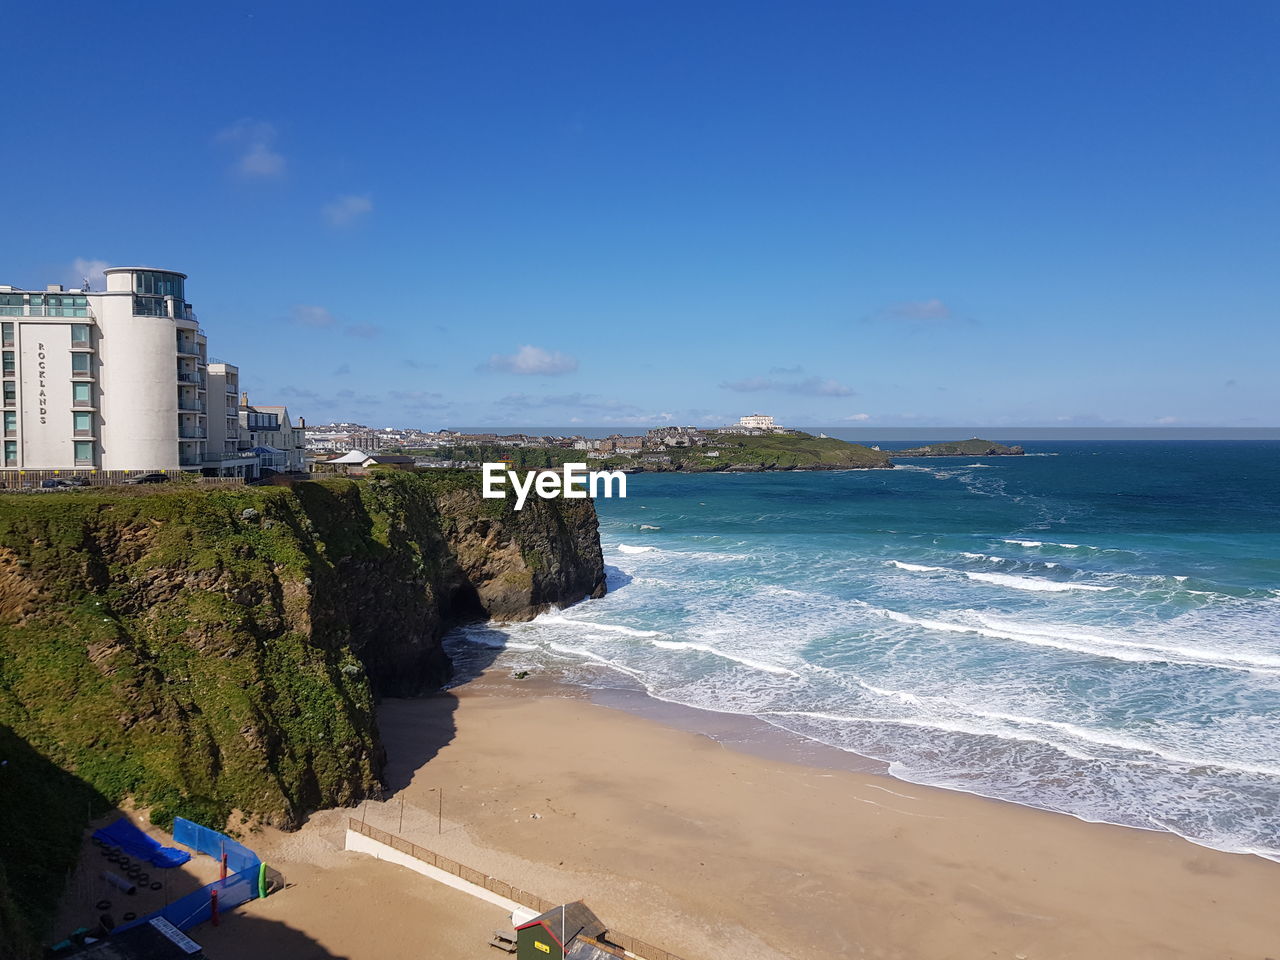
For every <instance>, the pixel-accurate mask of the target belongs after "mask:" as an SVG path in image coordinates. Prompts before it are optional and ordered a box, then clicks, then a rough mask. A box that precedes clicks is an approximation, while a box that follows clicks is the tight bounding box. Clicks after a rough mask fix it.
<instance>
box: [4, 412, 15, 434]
mask: <svg viewBox="0 0 1280 960" xmlns="http://www.w3.org/2000/svg"><path fill="white" fill-rule="evenodd" d="M17 432H18V415H17V413H15V412H14V411H12V410H6V411H5V412H4V435H5V436H6V437H12V436H14V435H16V434H17Z"/></svg>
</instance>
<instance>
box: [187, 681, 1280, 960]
mask: <svg viewBox="0 0 1280 960" xmlns="http://www.w3.org/2000/svg"><path fill="white" fill-rule="evenodd" d="M380 722H381V725H382V732H383V736H384V738H385V740H386V743H387V748H388V751H389V757H390V768H389V770H388V780H389V785H390V786H391V787H392V788H394V789H395V790H396V791H397V792H395V793H393V794H390V795H389V798H388V799H387V800H386V801H385V802H382V803H372V802H371V803H367V804H365V805H364V806H363V807H361V808H360V809H357V810H354V811H353V810H332V811H324V812H321V813H318V814H316V815H315V816H313V817H312V818H311V820H310V821H309V822H308V824H307V826H306V827H305V828H304V829H303V830H301V831H300V832H298V833H295V834H283V833H279V832H276V831H271V830H267V831H262V832H259V833H256V834H254V835H252V836H251V837H249V838H248V842H249V843H250V845H252V846H253V847H254V848H255V849H257V850H258V851H259V852H260V853H262V854H263V856H264V857H265V859H267V860H268V862H270V863H271V864H272V865H273V866H275V867H277V868H278V869H280V870H282V871H283V872H284V874H285V876H286V879H287V880H288V881H289V882H290V884H291V886H290V887H289V889H287V890H285V891H283V892H282V893H279V894H277V895H275V896H273V897H271V898H269V899H268V900H266V901H261V902H256V903H251V904H249V905H247V906H246V907H244V908H242V909H240V910H238V911H236V912H235V913H234V914H233V915H231V916H229V917H227V918H225V919H224V920H223V923H222V925H221V926H220V927H219V928H217V929H216V930H214V929H212V928H209V927H204V928H201V929H200V930H199V931H197V933H196V937H197V939H198V940H200V941H201V942H202V943H203V944H204V945H205V946H206V948H207V949H208V950H209V952H210V954H211V955H212V956H214V957H228V956H236V957H243V958H250V960H252V958H258V957H278V956H282V955H288V956H290V957H295V956H296V957H316V958H324V957H349V958H351V960H366V958H368V960H372V958H378V960H401V958H403V960H409V958H420V957H423V956H441V957H470V956H474V957H484V956H488V955H489V954H491V953H494V952H493V951H492V950H491V949H490V948H489V947H487V946H486V941H487V939H488V936H489V934H490V932H491V931H492V930H493V929H495V928H498V927H502V926H505V925H506V917H505V916H504V915H503V913H502V911H501V910H500V909H498V908H496V907H493V906H491V905H489V904H486V903H483V902H482V901H479V900H476V899H473V898H471V897H468V896H466V895H465V894H461V893H458V892H456V891H452V890H449V889H447V888H445V887H443V886H441V885H439V884H436V883H433V882H431V881H428V880H426V879H424V878H421V877H419V876H417V875H415V874H412V873H410V872H409V871H407V870H405V869H403V868H401V867H397V866H394V865H392V864H388V863H382V862H378V861H375V860H372V859H370V858H368V857H367V856H364V855H361V854H355V853H348V852H345V851H343V850H342V849H341V848H342V837H343V829H344V826H345V823H346V818H347V817H349V816H355V817H356V818H362V817H363V818H365V819H366V820H367V822H368V823H369V824H371V825H374V826H377V827H379V828H380V829H384V830H388V831H390V832H392V833H399V834H400V835H402V836H404V837H406V838H408V839H410V840H412V841H413V842H415V843H419V844H421V845H423V846H427V847H430V848H432V849H434V850H436V851H438V852H440V853H443V854H445V855H447V856H450V857H453V858H455V859H457V860H459V861H461V862H463V863H466V864H467V865H469V866H472V867H475V868H477V869H479V870H482V871H485V872H487V873H488V874H490V875H492V876H495V877H498V878H501V879H503V880H506V881H508V882H511V883H514V884H516V885H518V886H522V887H524V888H525V889H528V890H531V891H533V892H535V893H538V894H539V895H541V896H543V897H546V898H548V899H552V900H559V899H566V900H567V899H577V898H583V899H585V900H586V901H587V902H588V903H589V904H590V905H591V906H592V907H593V908H594V909H595V910H596V912H597V913H598V914H599V915H600V916H601V917H602V918H603V919H604V921H605V922H606V924H608V925H610V926H612V927H613V928H615V929H617V930H622V931H625V932H626V933H628V934H631V935H632V936H636V937H640V938H643V939H645V940H648V941H649V942H651V943H654V944H656V945H658V946H661V947H663V948H665V949H668V950H670V951H672V952H673V953H676V954H679V955H680V956H681V957H684V958H685V960H721V958H730V957H733V958H740V957H753V958H760V960H773V958H784V957H785V958H793V960H799V958H819V957H878V958H916V957H920V958H926V957H927V958H973V957H1007V958H1019V957H1021V958H1028V960H1031V958H1048V957H1053V958H1082V960H1083V958H1098V957H1143V958H1188V960H1190V958H1207V957H1213V958H1223V960H1228V958H1239V960H1246V958H1250V960H1262V958H1264V957H1268V956H1274V955H1275V954H1276V948H1277V942H1278V941H1280V928H1278V926H1277V924H1276V922H1275V920H1274V915H1275V914H1274V905H1275V903H1276V902H1277V900H1280V865H1277V864H1274V863H1271V862H1268V861H1264V860H1261V859H1258V858H1255V857H1250V856H1242V855H1234V854H1225V853H1219V852H1216V851H1212V850H1207V849H1204V848H1202V847H1198V846H1195V845H1193V844H1191V843H1188V842H1186V841H1184V840H1181V839H1179V838H1177V837H1174V836H1170V835H1167V834H1159V833H1154V832H1147V831H1138V830H1130V829H1125V828H1120V827H1112V826H1106V825H1099V824H1087V823H1083V822H1080V821H1078V820H1075V819H1072V818H1070V817H1066V816H1062V815H1057V814H1050V813H1045V812H1041V811H1036V810H1032V809H1028V808H1024V807H1018V806H1014V805H1011V804H1006V803H1001V802H997V801H991V800H985V799H982V798H979V797H973V796H969V795H965V794H959V793H953V792H949V791H943V790H937V789H931V788H924V787H919V786H915V785H912V784H906V783H902V782H900V781H897V780H894V779H892V778H889V777H887V776H884V775H882V774H879V773H876V772H870V771H866V770H859V769H856V767H857V765H858V764H857V761H856V760H851V762H850V764H849V766H850V767H851V769H838V768H837V767H838V766H839V763H838V761H839V758H838V757H835V758H831V757H828V758H826V759H830V760H832V761H833V762H831V763H827V764H823V763H820V762H813V763H809V764H807V765H800V764H794V763H789V762H786V761H785V760H782V759H779V758H778V757H777V756H773V755H771V754H772V753H773V752H774V750H773V749H772V748H769V747H766V748H765V749H762V750H759V751H753V752H748V751H743V750H738V749H731V748H729V747H726V746H725V745H723V744H722V743H720V742H717V740H714V739H711V738H710V737H707V736H704V735H700V734H698V733H695V732H690V731H689V730H686V729H680V728H678V727H675V726H671V725H668V724H665V723H662V722H658V721H655V720H654V719H651V718H648V717H642V716H637V715H635V714H634V713H631V712H627V711H623V710H618V709H613V708H610V707H605V706H601V705H598V704H595V703H592V702H590V701H589V699H587V698H586V697H585V696H584V695H583V693H582V692H581V691H578V690H576V689H574V688H567V687H557V686H554V685H551V684H550V683H546V682H543V681H525V682H520V683H517V682H514V681H510V680H507V679H505V678H493V677H490V678H483V679H481V680H479V681H477V682H474V683H472V684H469V685H467V686H466V687H463V688H460V689H458V690H455V691H451V692H449V693H445V694H440V695H437V696H434V697H431V698H427V699H422V700H413V701H408V700H402V701H389V702H387V703H385V704H384V705H383V707H382V709H381V714H380ZM819 759H821V758H819ZM441 791H443V802H441ZM441 811H443V816H442V817H440V814H441ZM438 817H439V819H438ZM285 944H288V945H289V946H287V947H286V946H284V945H285ZM282 951H283V952H282ZM495 955H496V954H495Z"/></svg>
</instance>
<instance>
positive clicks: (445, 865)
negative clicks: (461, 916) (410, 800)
mask: <svg viewBox="0 0 1280 960" xmlns="http://www.w3.org/2000/svg"><path fill="white" fill-rule="evenodd" d="M347 825H348V826H349V827H350V828H351V829H352V830H354V831H355V832H356V833H359V834H361V835H363V836H366V837H368V838H369V839H370V840H376V841H377V842H378V843H383V844H386V845H387V846H388V847H391V848H392V849H395V850H399V851H400V852H401V853H403V854H406V855H408V856H410V857H413V859H415V860H420V861H421V862H423V863H425V864H429V865H430V866H433V867H436V868H437V869H439V870H443V871H444V872H445V873H451V874H453V875H454V876H455V877H458V878H460V879H462V880H465V881H467V883H474V884H475V885H476V886H477V887H483V888H484V889H486V890H488V891H489V892H490V893H496V894H497V895H498V896H500V897H506V898H507V899H508V900H514V901H515V902H516V903H519V904H521V905H523V906H526V907H528V908H529V909H530V910H537V911H538V913H546V912H547V911H548V910H552V909H554V908H556V907H558V906H560V904H558V903H552V902H551V901H550V900H544V899H543V898H542V897H540V896H538V895H537V894H534V893H530V892H529V891H528V890H521V889H520V888H519V887H513V886H512V885H511V884H509V883H506V882H504V881H502V880H499V879H497V878H496V877H491V876H489V875H488V874H487V873H481V872H480V871H479V870H475V869H472V868H471V867H468V866H466V865H465V864H462V863H459V862H458V861H457V860H452V859H450V858H449V857H445V856H441V855H440V854H438V853H436V852H435V851H434V850H428V849H427V848H426V847H420V846H418V845H417V844H416V843H410V842H409V841H408V840H406V839H404V838H403V837H397V836H396V835H395V834H392V833H387V831H385V830H379V829H378V828H377V827H371V826H369V825H368V824H367V823H364V822H362V821H360V820H356V819H355V818H348V820H347ZM605 936H606V937H607V938H608V944H602V946H605V947H607V946H608V945H609V944H612V945H614V946H618V947H621V948H622V949H623V950H625V951H626V952H627V953H629V954H632V955H633V956H636V957H640V958H642V960H681V958H680V957H678V956H676V955H675V954H674V953H671V952H670V951H668V950H663V949H662V948H661V947H655V946H654V945H653V944H651V943H646V942H645V941H643V940H640V939H639V938H637V937H632V936H629V935H627V934H625V933H619V932H618V931H617V930H613V929H610V930H609V931H608V932H607V933H606V934H605Z"/></svg>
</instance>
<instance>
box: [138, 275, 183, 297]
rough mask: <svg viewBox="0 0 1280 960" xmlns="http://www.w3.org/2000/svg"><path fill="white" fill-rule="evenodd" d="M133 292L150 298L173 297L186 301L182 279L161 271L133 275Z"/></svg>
mask: <svg viewBox="0 0 1280 960" xmlns="http://www.w3.org/2000/svg"><path fill="white" fill-rule="evenodd" d="M133 292H134V293H140V294H143V295H144V296H149V297H173V298H174V299H177V300H185V299H186V295H185V293H184V292H183V281H182V277H180V276H178V274H176V273H163V272H161V271H159V270H139V271H138V272H137V273H135V274H134V275H133Z"/></svg>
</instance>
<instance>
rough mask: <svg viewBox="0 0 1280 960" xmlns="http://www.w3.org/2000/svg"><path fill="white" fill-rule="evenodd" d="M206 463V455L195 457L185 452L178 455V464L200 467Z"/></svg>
mask: <svg viewBox="0 0 1280 960" xmlns="http://www.w3.org/2000/svg"><path fill="white" fill-rule="evenodd" d="M203 465H204V457H193V456H188V455H187V454H183V455H182V456H180V457H178V466H180V467H199V466H203Z"/></svg>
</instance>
